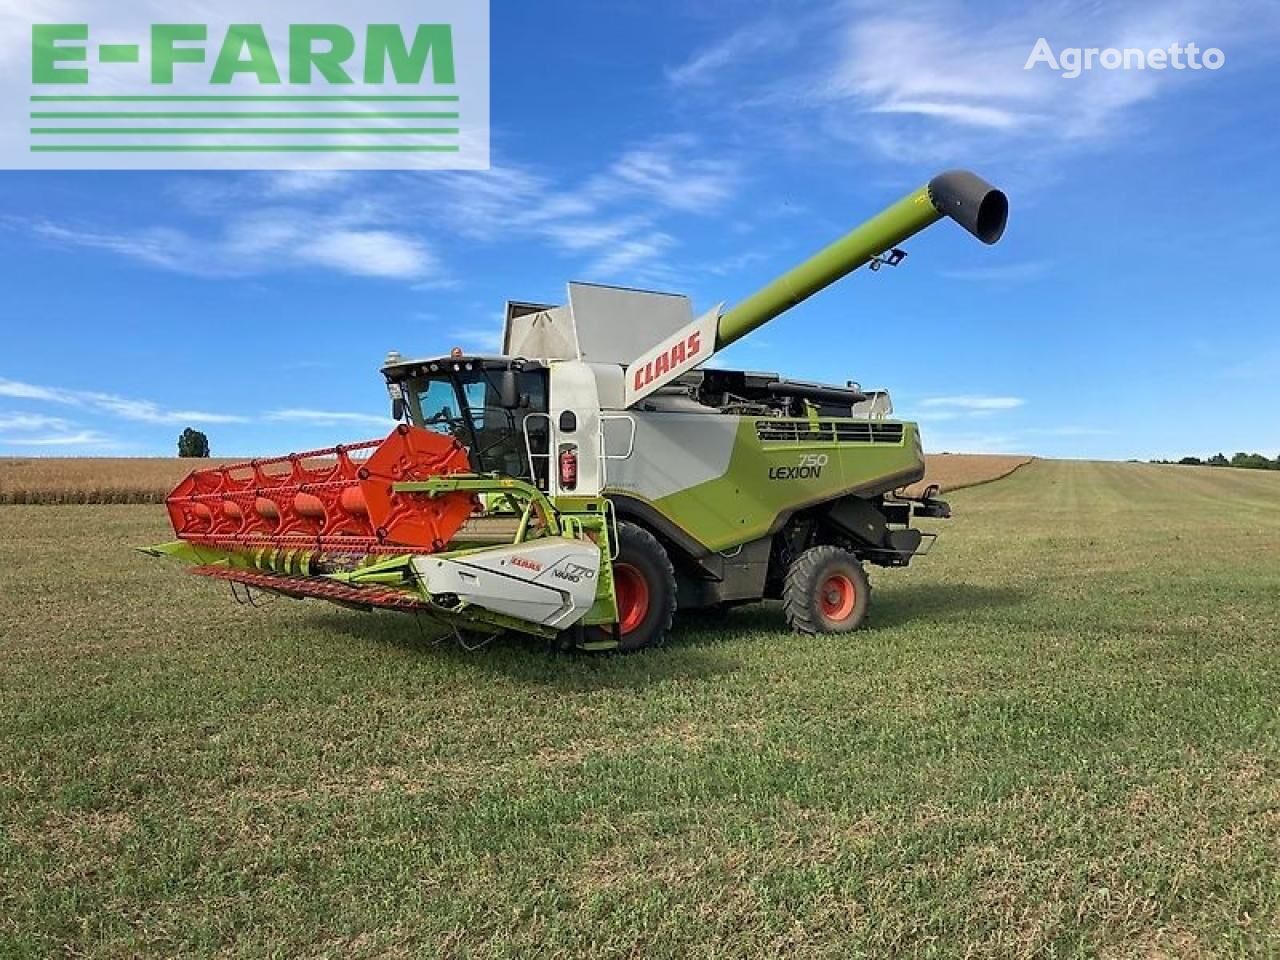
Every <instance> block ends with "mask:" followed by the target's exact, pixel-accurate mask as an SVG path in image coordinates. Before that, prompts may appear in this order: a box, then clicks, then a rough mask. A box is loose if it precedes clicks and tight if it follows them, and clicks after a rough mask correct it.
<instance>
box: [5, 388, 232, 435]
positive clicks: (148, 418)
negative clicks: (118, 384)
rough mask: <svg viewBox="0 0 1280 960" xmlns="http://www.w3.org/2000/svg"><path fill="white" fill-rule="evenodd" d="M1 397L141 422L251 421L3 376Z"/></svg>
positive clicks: (222, 414)
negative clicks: (170, 408)
mask: <svg viewBox="0 0 1280 960" xmlns="http://www.w3.org/2000/svg"><path fill="white" fill-rule="evenodd" d="M0 397H14V398H17V399H22V400H40V401H44V402H46V403H57V404H62V405H66V406H77V407H80V408H81V409H89V410H93V411H95V412H98V413H102V414H106V415H107V416H113V417H118V418H120V419H122V420H134V421H137V422H139V423H154V424H177V423H191V422H198V423H245V422H247V421H248V420H249V418H248V417H244V416H240V415H239V414H228V413H211V412H208V411H204V410H167V409H165V408H163V407H161V406H159V405H158V404H156V403H153V402H152V401H150V400H132V399H129V398H128V397H121V396H118V395H116V394H113V393H98V392H95V391H90V390H68V389H65V388H62V387H49V386H42V385H40V384H34V383H23V382H21V381H18V380H7V379H4V378H0Z"/></svg>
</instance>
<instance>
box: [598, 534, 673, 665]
mask: <svg viewBox="0 0 1280 960" xmlns="http://www.w3.org/2000/svg"><path fill="white" fill-rule="evenodd" d="M623 571H625V572H623ZM613 576H614V591H615V593H617V594H618V606H619V610H618V615H619V618H620V622H619V625H618V626H619V629H620V630H621V633H622V636H621V640H620V642H619V644H618V650H620V651H622V652H624V653H630V652H632V651H635V650H646V649H648V648H650V647H657V646H661V645H662V644H663V643H664V642H665V641H666V639H667V637H668V635H669V634H670V633H671V622H672V620H673V619H674V618H675V615H676V571H675V567H673V566H672V565H671V558H670V557H669V556H667V551H666V550H664V549H663V547H662V544H661V543H659V542H658V539H657V538H656V537H655V536H654V535H653V534H651V533H650V532H649V531H648V530H646V529H644V527H638V526H636V525H635V524H634V523H625V522H623V523H619V524H618V559H617V560H615V561H613ZM632 577H634V578H636V579H635V580H634V581H627V580H624V579H623V578H632ZM620 580H622V581H623V583H621V584H620ZM628 582H629V583H630V584H631V586H633V587H638V588H639V589H640V590H643V591H644V597H643V603H642V604H641V606H642V607H643V609H642V610H640V607H639V606H636V605H634V604H636V603H639V601H638V600H635V599H633V606H632V607H631V609H630V610H629V611H627V610H623V609H622V606H623V600H624V597H623V593H625V592H627V586H626V585H625V584H626V583H628ZM637 611H639V612H637ZM628 613H630V614H631V616H630V617H628V616H627V614H628ZM628 621H630V622H628ZM605 629H607V628H605ZM608 635H609V636H612V631H611V630H608Z"/></svg>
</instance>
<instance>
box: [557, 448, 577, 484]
mask: <svg viewBox="0 0 1280 960" xmlns="http://www.w3.org/2000/svg"><path fill="white" fill-rule="evenodd" d="M577 485H578V448H577V447H576V446H574V445H573V444H571V443H566V444H565V445H564V446H562V447H561V448H560V486H561V488H562V489H565V490H572V489H574V488H575V487H577Z"/></svg>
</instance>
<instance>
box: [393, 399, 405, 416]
mask: <svg viewBox="0 0 1280 960" xmlns="http://www.w3.org/2000/svg"><path fill="white" fill-rule="evenodd" d="M391 419H392V420H395V421H397V422H398V421H400V420H403V419H404V397H393V398H392V400H391Z"/></svg>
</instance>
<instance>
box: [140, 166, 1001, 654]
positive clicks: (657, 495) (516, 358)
mask: <svg viewBox="0 0 1280 960" xmlns="http://www.w3.org/2000/svg"><path fill="white" fill-rule="evenodd" d="M1007 215H1008V202H1007V200H1006V199H1005V196H1004V194H1002V193H1001V192H1000V191H998V190H996V189H994V188H992V187H991V186H990V185H989V184H987V183H985V182H984V181H983V180H981V179H980V178H978V177H976V176H975V175H973V174H971V173H966V172H951V173H946V174H942V175H940V176H938V177H935V178H934V179H933V180H931V181H930V182H929V183H928V184H927V185H926V186H924V187H921V188H920V189H919V190H917V191H914V192H913V193H911V194H909V195H908V196H906V197H905V198H903V199H902V200H900V201H899V202H898V203H896V204H894V205H892V206H891V207H889V208H887V209H886V210H884V211H883V212H882V213H880V214H878V215H877V216H875V217H873V218H872V219H870V220H868V221H867V222H866V223H864V224H862V225H861V226H860V227H858V228H856V229H855V230H853V231H851V232H850V233H849V234H847V235H846V236H844V237H842V238H841V239H840V240H837V241H836V242H835V243H833V244H831V245H830V246H828V247H827V248H825V249H824V250H821V251H819V252H818V253H817V254H816V255H814V256H813V257H811V258H810V259H809V260H806V261H805V262H804V263H802V264H801V265H800V266H798V267H796V268H794V269H793V270H791V271H789V272H787V273H786V274H784V275H783V276H781V277H779V278H778V279H777V280H775V281H773V282H772V283H770V284H768V285H767V286H765V287H764V288H762V289H761V290H760V291H758V292H757V293H755V294H753V295H752V296H750V297H748V298H747V299H746V300H744V301H743V302H742V303H740V304H738V305H736V306H735V307H733V308H732V309H730V310H728V311H723V310H722V309H721V308H719V307H717V308H715V309H713V310H711V311H708V312H707V313H705V314H703V315H702V316H700V317H696V318H695V317H694V316H693V312H692V309H691V306H690V302H689V300H688V298H686V297H683V296H679V295H675V294H664V293H651V292H645V291H638V290H629V289H624V288H618V287H602V286H597V285H592V284H582V283H572V284H570V285H569V302H568V303H567V304H564V305H561V306H555V305H549V304H536V303H523V302H509V303H508V304H507V312H506V317H507V319H506V329H505V331H504V338H503V343H504V351H503V354H502V355H500V356H467V355H464V354H462V352H461V351H459V350H455V351H454V352H453V353H452V354H451V355H449V356H447V357H437V358H428V359H423V360H406V359H404V358H401V357H400V356H399V355H398V354H392V355H390V356H389V357H388V359H387V363H386V365H385V366H384V367H383V370H382V373H383V376H384V377H385V379H386V383H387V389H388V392H389V394H390V396H391V400H392V412H393V416H394V418H395V419H396V420H401V421H407V422H402V423H400V424H399V425H398V426H397V427H396V429H395V430H394V431H393V432H392V433H391V435H390V436H388V437H387V438H386V439H385V440H381V441H377V440H371V441H366V442H363V443H358V444H352V445H348V446H340V447H334V448H331V449H328V450H320V451H311V452H309V453H302V454H292V455H289V456H286V457H278V458H271V459H264V460H255V461H249V462H247V463H244V464H238V465H234V466H230V467H220V468H212V469H207V470H198V471H196V472H194V473H192V474H191V475H190V476H189V477H187V479H186V480H184V481H183V482H182V483H181V484H179V485H178V487H177V488H176V489H175V490H174V491H173V493H172V494H171V495H170V496H169V498H168V500H167V502H166V505H167V509H168V511H169V516H170V519H171V521H172V523H173V527H174V531H175V532H176V534H177V535H178V540H177V541H175V542H173V543H169V544H164V545H161V546H158V547H154V548H149V549H148V551H147V552H150V553H154V554H164V555H170V556H176V557H178V558H180V559H184V560H187V561H189V562H191V563H194V564H195V565H196V567H195V571H194V572H196V573H200V574H203V575H206V576H211V577H215V578H218V579H224V580H229V581H231V583H232V584H233V585H239V586H240V587H244V588H251V589H255V590H262V591H267V592H270V593H275V594H282V595H285V596H293V597H315V598H320V599H326V600H330V601H332V602H335V603H338V604H341V605H344V606H349V607H358V608H369V609H371V608H388V609H398V610H408V611H413V612H418V613H423V614H428V615H430V616H432V617H435V618H437V619H440V620H442V621H444V622H446V623H448V624H449V625H451V626H452V627H453V628H454V629H455V631H458V632H459V636H461V632H462V631H468V632H485V633H490V634H493V633H497V632H500V631H504V630H515V631H520V632H523V633H527V634H532V635H535V636H542V637H547V638H555V639H557V640H559V641H560V642H562V643H564V644H565V645H568V646H576V647H579V648H584V649H623V650H634V649H639V648H642V647H647V646H652V645H654V644H657V643H660V642H661V641H662V639H663V638H664V637H665V636H666V634H667V632H668V631H669V630H670V627H671V624H672V619H673V617H674V615H675V613H676V611H677V610H678V609H684V608H691V607H711V606H729V605H734V604H738V603H744V602H751V601H756V600H762V599H770V598H772V599H780V600H782V601H783V608H784V610H785V613H786V616H787V619H788V621H789V622H790V623H791V625H792V626H793V627H794V628H795V629H797V630H799V631H801V632H804V633H815V632H845V631H849V630H853V629H856V628H857V627H858V626H859V625H860V624H861V623H862V621H863V618H864V617H865V615H866V611H867V602H868V600H869V597H870V586H869V583H868V581H867V577H866V573H865V565H866V564H875V565H879V566H883V567H898V566H905V565H906V564H908V563H909V562H910V561H911V559H912V557H914V556H916V555H919V554H922V553H924V552H927V548H928V546H929V545H930V544H931V542H932V539H933V535H932V534H927V533H923V532H922V531H920V530H918V529H916V528H915V527H914V526H913V521H914V519H916V518H919V517H928V518H941V517H946V516H948V515H949V508H948V507H947V505H946V504H945V503H943V502H942V501H940V500H938V499H936V498H934V497H933V496H930V495H928V494H926V496H924V497H923V498H915V499H912V498H907V497H904V496H901V495H899V494H897V493H895V491H898V490H900V489H901V488H902V487H904V486H905V485H907V484H910V483H913V482H915V481H917V480H919V479H920V478H921V477H922V476H923V475H924V461H923V457H922V454H921V445H920V437H919V431H918V428H917V427H916V425H915V424H913V423H907V422H903V421H898V420H893V419H890V415H891V413H892V404H891V402H890V400H889V397H888V394H887V393H885V392H883V391H876V392H870V393H868V392H864V391H862V390H861V389H860V388H858V387H857V386H856V385H854V384H852V383H850V384H847V385H844V386H839V385H827V384H818V383H811V382H807V381H795V380H786V379H783V378H782V377H780V376H778V375H776V374H766V373H750V372H746V371H740V370H722V369H708V368H705V367H704V364H705V363H706V361H708V360H709V359H710V358H711V357H712V356H714V355H715V353H716V352H717V351H719V350H721V349H723V348H724V347H726V346H728V345H729V344H730V343H733V342H735V341H736V340H738V339H741V338H742V337H743V336H745V335H746V334H748V333H750V332H751V331H752V330H755V329H757V328H758V327H760V326H761V325H763V324H765V323H767V322H768V321H769V320H771V319H773V318H774V317H776V316H778V315H779V314H781V313H783V312H784V311H786V310H788V309H790V308H791V307H792V306H795V305H796V304H798V303H800V302H802V301H803V300H805V299H807V298H808V297H809V296H811V295H813V294H814V293H816V292H818V291H819V290H821V289H823V288H825V287H827V286H829V285H830V284H832V283H834V282H835V281H836V280H839V279H840V278H841V277H843V276H846V275H847V274H849V273H851V272H852V271H854V270H856V269H857V268H858V267H860V266H862V265H864V264H868V263H869V264H871V265H872V266H873V267H876V266H878V265H880V264H882V263H897V262H899V261H900V260H901V259H902V257H903V256H904V254H903V253H902V252H901V251H900V250H899V249H898V244H900V243H903V242H905V241H906V240H907V239H908V238H910V237H911V236H913V235H914V234H916V233H918V232H920V231H921V230H923V229H925V228H926V227H928V226H929V225H931V224H932V223H935V222H937V221H938V220H939V219H942V218H943V217H949V218H951V219H953V220H955V221H956V222H957V223H959V224H960V225H961V226H962V227H964V228H965V229H966V230H967V231H969V232H970V233H971V234H973V235H974V236H975V237H977V238H978V239H979V240H981V241H982V242H984V243H988V244H991V243H995V242H996V241H997V240H999V238H1000V236H1001V234H1002V233H1003V231H1004V227H1005V222H1006V219H1007Z"/></svg>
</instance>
